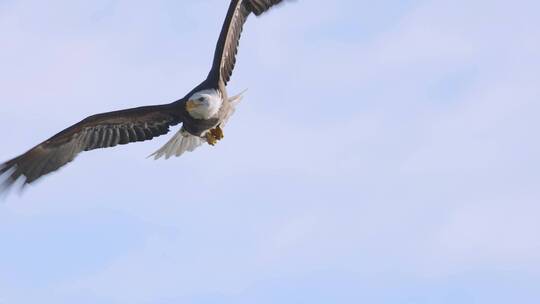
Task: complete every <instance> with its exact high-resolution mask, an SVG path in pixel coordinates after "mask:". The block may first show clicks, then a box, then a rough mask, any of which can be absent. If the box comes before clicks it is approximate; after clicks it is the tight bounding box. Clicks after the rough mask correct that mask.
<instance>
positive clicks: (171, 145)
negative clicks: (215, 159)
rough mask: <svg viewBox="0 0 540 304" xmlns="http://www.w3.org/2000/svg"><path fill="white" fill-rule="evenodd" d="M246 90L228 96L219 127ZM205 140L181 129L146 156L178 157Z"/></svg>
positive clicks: (228, 116) (157, 157)
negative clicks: (227, 110) (228, 108)
mask: <svg viewBox="0 0 540 304" xmlns="http://www.w3.org/2000/svg"><path fill="white" fill-rule="evenodd" d="M246 91H247V90H244V91H243V92H242V93H240V94H238V95H235V96H233V97H231V98H229V103H230V105H231V107H230V111H229V112H228V113H227V114H226V115H225V117H223V120H222V121H221V127H224V126H225V124H226V123H227V121H228V120H229V118H230V117H231V116H232V115H233V114H234V111H235V108H236V106H237V105H238V104H239V103H240V101H241V100H242V98H243V97H244V96H243V94H244V93H245V92H246ZM205 142H206V140H205V139H204V138H201V137H198V136H193V135H191V134H189V133H188V132H187V131H186V130H184V129H181V130H180V131H178V132H177V133H176V134H175V135H174V136H173V137H172V138H171V139H170V140H169V141H168V142H167V143H166V144H165V145H164V146H163V147H161V148H160V149H159V150H157V151H156V152H154V153H153V154H152V155H150V156H148V158H150V157H154V159H156V160H157V159H160V158H162V157H165V159H169V158H170V157H171V156H173V155H174V156H176V157H178V156H180V155H182V154H184V153H185V152H186V151H187V152H193V151H194V150H195V149H197V148H198V147H199V146H200V145H202V144H203V143H205Z"/></svg>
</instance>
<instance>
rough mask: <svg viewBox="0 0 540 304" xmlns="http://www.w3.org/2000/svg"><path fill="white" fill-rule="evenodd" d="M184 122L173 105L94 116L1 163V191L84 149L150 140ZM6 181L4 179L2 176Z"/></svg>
mask: <svg viewBox="0 0 540 304" xmlns="http://www.w3.org/2000/svg"><path fill="white" fill-rule="evenodd" d="M180 122H181V118H180V117H179V115H178V111H175V109H174V106H173V105H162V106H148V107H140V108H134V109H128V110H122V111H115V112H109V113H103V114H98V115H93V116H90V117H88V118H86V119H84V120H83V121H81V122H79V123H77V124H75V125H73V126H71V127H69V128H67V129H65V130H63V131H62V132H60V133H58V134H56V135H54V136H53V137H51V138H50V139H48V140H46V141H44V142H43V143H41V144H39V145H37V146H35V147H34V148H32V149H30V150H29V151H28V152H26V153H24V154H22V155H20V156H18V157H16V158H14V159H12V160H9V161H7V162H5V163H3V164H0V177H3V181H2V183H1V184H0V193H2V192H4V191H6V190H8V189H9V188H11V186H12V185H13V184H14V183H15V182H16V181H17V180H18V179H19V178H24V181H23V186H24V185H26V184H30V183H32V182H34V181H35V180H37V179H39V178H40V177H42V176H43V175H46V174H48V173H50V172H53V171H56V170H58V169H59V168H61V167H62V166H64V165H65V164H67V163H69V162H71V161H73V160H74V159H75V157H76V156H77V155H78V154H79V153H80V152H82V151H90V150H94V149H99V148H108V147H114V146H116V145H123V144H127V143H131V142H137V141H144V140H149V139H152V138H154V137H157V136H160V135H163V134H166V133H168V132H169V127H170V126H174V125H177V124H178V123H180ZM0 180H2V179H0Z"/></svg>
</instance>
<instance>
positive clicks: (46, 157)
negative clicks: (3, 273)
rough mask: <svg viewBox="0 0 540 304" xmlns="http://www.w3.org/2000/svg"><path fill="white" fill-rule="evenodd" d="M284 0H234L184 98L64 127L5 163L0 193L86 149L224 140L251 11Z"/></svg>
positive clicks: (173, 146) (174, 147)
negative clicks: (201, 75)
mask: <svg viewBox="0 0 540 304" xmlns="http://www.w3.org/2000/svg"><path fill="white" fill-rule="evenodd" d="M282 2H283V0H232V1H231V3H230V6H229V9H228V11H227V16H226V18H225V22H224V24H223V27H222V29H221V33H220V36H219V39H218V42H217V46H216V50H215V53H214V59H213V63H212V68H211V69H210V72H209V73H208V76H207V78H206V79H205V80H204V81H203V82H201V84H199V85H198V86H196V87H195V88H194V89H193V90H191V91H190V92H189V93H188V94H187V95H186V96H185V97H183V98H181V99H179V100H177V101H174V102H172V103H169V104H164V105H153V106H144V107H139V108H132V109H126V110H120V111H114V112H108V113H102V114H97V115H92V116H90V117H87V118H86V119H84V120H82V121H81V122H79V123H77V124H75V125H73V126H71V127H69V128H67V129H65V130H63V131H61V132H60V133H58V134H56V135H54V136H53V137H51V138H49V139H47V140H46V141H44V142H42V143H40V144H39V145H37V146H35V147H33V148H32V149H30V150H29V151H27V152H26V153H24V154H22V155H20V156H18V157H15V158H13V159H11V160H9V161H7V162H5V163H2V164H0V177H2V179H1V180H3V181H2V184H0V194H1V193H3V192H5V191H7V190H9V189H10V188H11V187H12V186H13V185H14V184H15V182H16V181H17V180H19V179H23V182H22V185H21V189H22V188H24V187H25V186H26V185H27V184H31V183H33V182H34V181H36V180H38V179H39V178H41V177H42V176H44V175H46V174H48V173H51V172H54V171H56V170H58V169H60V168H61V167H63V166H64V165H66V164H67V163H69V162H71V161H73V160H74V159H75V158H76V157H77V155H78V154H79V153H81V152H83V151H90V150H94V149H100V148H110V147H114V146H117V145H125V144H128V143H132V142H139V141H145V140H151V139H153V138H155V137H158V136H161V135H164V134H167V133H169V130H170V127H172V126H175V125H178V124H182V127H181V128H180V130H179V131H178V133H176V134H175V135H174V136H173V137H172V138H171V139H170V140H169V141H168V142H167V143H166V144H165V145H164V146H163V147H162V148H161V149H159V150H157V151H156V152H155V153H154V154H152V155H151V156H152V157H154V158H155V159H159V158H162V157H164V158H166V159H168V158H169V157H171V156H180V155H182V154H183V153H184V152H186V151H193V150H195V149H196V148H197V147H199V146H200V145H202V144H204V143H207V144H209V145H212V146H213V145H215V144H216V143H217V142H218V141H220V140H221V139H222V138H223V127H224V126H225V123H226V122H227V120H228V119H229V118H230V117H231V115H232V114H233V113H234V110H235V107H236V105H237V104H238V102H239V101H240V100H241V98H242V95H241V94H239V95H236V96H232V97H229V95H228V94H227V89H226V87H227V83H228V82H229V80H230V78H231V75H232V72H233V69H234V66H235V63H236V54H237V52H238V44H239V40H240V35H241V33H242V28H243V26H244V23H245V22H246V20H247V18H248V17H249V16H250V15H251V14H255V15H256V16H260V15H262V14H263V13H265V12H267V11H268V10H269V9H270V8H272V7H273V6H275V5H277V4H280V3H282Z"/></svg>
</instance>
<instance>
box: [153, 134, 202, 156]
mask: <svg viewBox="0 0 540 304" xmlns="http://www.w3.org/2000/svg"><path fill="white" fill-rule="evenodd" d="M203 142H204V139H202V138H200V137H198V136H193V135H191V134H189V133H188V132H187V131H185V130H180V131H178V132H177V133H176V134H175V135H174V136H173V137H172V138H171V139H170V140H169V141H168V142H167V143H166V144H165V145H164V146H163V147H161V149H159V150H157V151H156V152H155V153H153V154H152V155H150V156H148V157H154V159H160V158H162V157H165V159H169V158H170V157H171V156H173V155H174V156H176V157H178V156H180V155H182V154H184V153H185V152H186V151H187V152H192V151H194V150H195V149H197V147H199V146H200V145H202V144H203Z"/></svg>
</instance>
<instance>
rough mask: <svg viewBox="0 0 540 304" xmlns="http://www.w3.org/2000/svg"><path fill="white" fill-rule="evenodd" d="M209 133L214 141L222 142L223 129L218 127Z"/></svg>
mask: <svg viewBox="0 0 540 304" xmlns="http://www.w3.org/2000/svg"><path fill="white" fill-rule="evenodd" d="M210 133H212V136H214V138H215V139H216V140H222V139H223V137H224V135H223V129H221V127H220V126H217V127H215V128H214V129H212V130H210Z"/></svg>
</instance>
